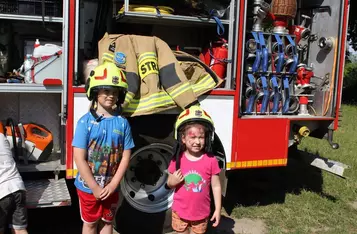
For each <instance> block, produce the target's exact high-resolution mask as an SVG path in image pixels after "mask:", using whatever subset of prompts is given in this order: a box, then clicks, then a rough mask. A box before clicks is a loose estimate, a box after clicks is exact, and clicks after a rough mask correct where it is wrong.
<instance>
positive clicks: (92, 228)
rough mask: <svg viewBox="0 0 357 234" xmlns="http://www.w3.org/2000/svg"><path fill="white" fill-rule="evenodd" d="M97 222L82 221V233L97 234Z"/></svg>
mask: <svg viewBox="0 0 357 234" xmlns="http://www.w3.org/2000/svg"><path fill="white" fill-rule="evenodd" d="M97 227H98V223H83V229H82V234H97Z"/></svg>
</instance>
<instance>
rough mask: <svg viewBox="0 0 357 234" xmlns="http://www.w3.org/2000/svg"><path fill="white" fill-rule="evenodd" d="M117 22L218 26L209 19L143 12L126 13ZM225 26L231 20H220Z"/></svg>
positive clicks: (120, 15)
mask: <svg viewBox="0 0 357 234" xmlns="http://www.w3.org/2000/svg"><path fill="white" fill-rule="evenodd" d="M116 19H117V21H120V22H126V23H140V24H142V23H144V24H165V25H167V24H177V25H180V26H181V25H192V24H208V25H210V24H216V21H214V20H213V19H208V18H200V17H193V16H182V15H164V14H162V15H161V16H158V15H156V14H151V13H143V12H132V11H128V12H124V13H122V14H119V15H117V16H116ZM220 21H221V22H222V24H223V25H228V24H229V20H222V19H221V20H220Z"/></svg>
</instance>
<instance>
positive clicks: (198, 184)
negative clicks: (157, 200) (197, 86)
mask: <svg viewBox="0 0 357 234" xmlns="http://www.w3.org/2000/svg"><path fill="white" fill-rule="evenodd" d="M213 134H214V124H213V121H212V119H211V117H210V116H209V115H208V114H207V113H206V112H205V111H204V110H203V109H201V108H200V107H199V106H192V107H190V108H189V109H187V110H185V111H183V112H182V113H181V114H180V115H179V117H178V119H177V121H176V124H175V138H176V140H177V141H178V147H177V150H176V156H175V157H174V158H173V160H172V161H171V162H170V165H169V168H168V171H169V178H168V183H167V184H168V186H169V187H170V188H175V194H174V202H173V205H172V227H173V229H174V230H175V231H176V232H177V233H185V234H188V233H191V234H195V233H197V234H198V233H205V232H206V230H207V224H208V219H209V214H210V200H211V199H210V188H211V185H212V191H213V198H214V204H215V211H214V213H213V215H212V217H211V219H210V220H211V221H214V223H213V226H214V227H216V226H217V225H218V224H219V221H220V218H221V184H220V181H219V175H218V174H219V172H220V168H219V166H218V161H217V160H216V159H215V157H214V156H213V155H212V154H211V153H210V152H211V143H212V139H213Z"/></svg>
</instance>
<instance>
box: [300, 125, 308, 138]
mask: <svg viewBox="0 0 357 234" xmlns="http://www.w3.org/2000/svg"><path fill="white" fill-rule="evenodd" d="M298 132H299V134H300V136H302V137H308V136H309V135H310V129H309V128H308V127H306V126H303V127H301V128H299V131H298Z"/></svg>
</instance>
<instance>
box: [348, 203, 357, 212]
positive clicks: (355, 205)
mask: <svg viewBox="0 0 357 234" xmlns="http://www.w3.org/2000/svg"><path fill="white" fill-rule="evenodd" d="M350 206H351V207H352V208H353V209H355V210H357V201H354V202H351V203H350Z"/></svg>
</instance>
